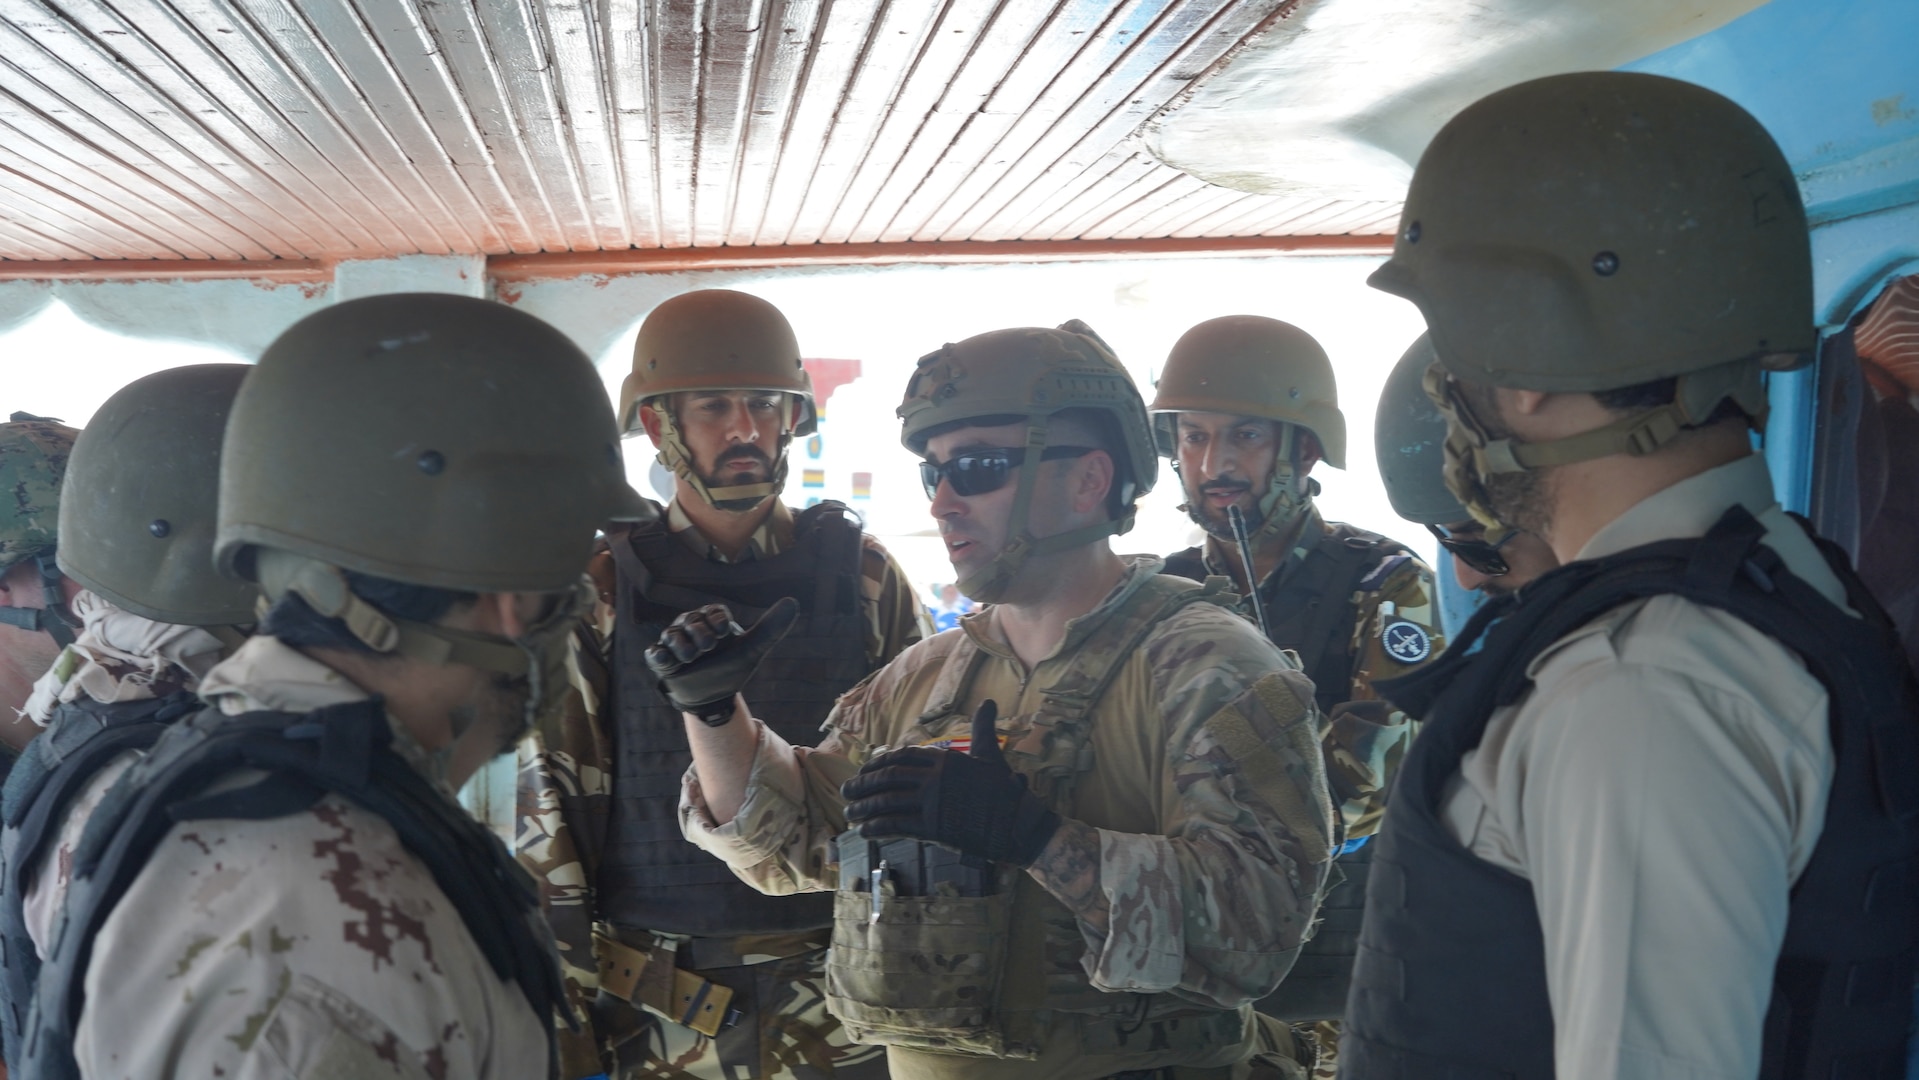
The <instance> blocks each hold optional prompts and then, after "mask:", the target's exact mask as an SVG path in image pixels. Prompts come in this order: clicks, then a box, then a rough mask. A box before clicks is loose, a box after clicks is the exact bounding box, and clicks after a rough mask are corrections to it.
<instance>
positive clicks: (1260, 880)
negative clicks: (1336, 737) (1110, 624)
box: [680, 556, 1333, 1067]
mask: <svg viewBox="0 0 1919 1080" xmlns="http://www.w3.org/2000/svg"><path fill="white" fill-rule="evenodd" d="M1128 561H1129V564H1130V565H1129V568H1128V572H1127V575H1126V577H1125V579H1124V580H1123V581H1122V582H1121V584H1120V585H1119V586H1118V587H1117V588H1116V589H1115V590H1114V592H1113V593H1112V594H1111V595H1109V596H1108V597H1107V598H1106V599H1105V600H1104V601H1103V602H1102V603H1101V604H1100V606H1099V607H1097V608H1095V609H1094V610H1093V611H1092V612H1089V613H1088V614H1087V615H1085V616H1082V617H1080V618H1079V619H1075V620H1073V621H1072V622H1070V623H1068V626H1067V634H1066V638H1065V639H1064V640H1063V641H1062V642H1061V644H1060V645H1059V647H1058V648H1057V649H1056V650H1055V651H1054V652H1053V654H1052V655H1051V656H1050V657H1048V658H1047V659H1046V660H1043V661H1041V662H1040V663H1039V664H1038V665H1037V666H1035V667H1034V668H1033V670H1032V671H1030V672H1028V671H1026V670H1024V668H1023V666H1022V665H1021V663H1020V662H1019V660H1018V659H1017V658H1016V657H1015V656H1014V655H1013V653H1012V652H1011V650H1010V649H1009V648H1008V647H1007V646H1006V645H1005V644H1004V642H1003V641H1002V640H1001V638H1000V636H999V633H998V631H997V630H996V629H995V624H994V619H993V612H992V609H990V608H989V609H987V610H986V611H983V612H980V613H977V614H975V615H971V616H968V617H967V618H966V619H965V620H963V621H962V623H961V626H960V627H959V628H957V629H954V630H948V631H946V632H944V633H942V634H939V635H937V636H935V637H933V638H931V639H930V640H928V641H925V642H922V643H920V644H919V645H916V646H914V647H913V648H911V649H908V650H907V651H906V652H905V653H903V654H901V655H900V657H899V658H898V659H896V660H894V661H893V662H892V663H891V664H889V665H887V666H886V667H885V668H884V669H882V670H881V671H880V672H878V673H877V674H876V675H874V676H873V677H872V678H870V679H868V680H867V681H866V682H864V683H862V684H861V685H860V686H859V687H857V688H855V689H854V690H852V691H850V692H848V693H847V694H846V695H845V696H844V697H842V698H841V699H840V703H839V705H838V706H837V707H836V708H835V709H834V711H833V715H832V717H831V719H830V720H829V721H828V729H829V735H828V737H827V739H826V741H825V742H824V743H822V744H821V746H820V747H819V748H818V749H811V750H809V749H806V748H804V747H793V746H790V745H788V744H787V743H786V742H785V741H784V740H782V739H780V738H779V737H778V736H777V735H775V734H774V733H772V732H771V731H768V730H766V729H765V728H764V727H763V726H762V727H760V728H759V737H760V746H759V752H758V755H757V757H756V758H755V760H754V764H753V771H752V775H751V779H750V781H749V784H748V789H747V793H746V797H745V802H744V803H743V804H742V806H741V808H740V811H739V813H738V814H737V815H735V817H734V818H733V820H732V821H730V822H727V823H725V824H723V825H722V824H718V823H716V822H715V821H714V820H713V819H712V817H711V816H710V815H709V814H708V812H707V809H706V804H705V801H704V799H703V797H702V795H701V791H700V786H699V778H698V776H697V773H696V772H689V773H688V775H687V779H686V785H685V790H684V793H683V796H682V803H681V808H680V817H681V824H682V827H683V828H684V829H685V831H686V834H687V836H688V838H689V839H692V840H693V841H694V842H695V843H697V844H699V845H700V846H701V847H703V848H706V849H707V850H708V851H711V852H713V853H714V854H715V855H718V856H719V857H720V858H722V859H724V860H726V862H727V863H728V864H729V865H731V866H732V867H733V869H734V872H735V873H738V874H739V875H740V876H741V877H742V878H744V879H746V880H747V881H750V882H752V883H753V884H754V885H756V886H758V887H759V888H760V889H762V890H764V891H766V892H771V893H787V892H797V891H808V890H822V889H830V888H833V887H835V885H836V872H837V871H836V867H835V865H834V864H835V861H836V860H835V858H834V854H833V852H834V848H833V844H832V842H833V839H834V837H835V836H836V835H838V834H839V833H840V832H842V831H843V830H844V829H845V827H846V823H845V816H844V802H843V800H842V799H841V798H840V795H839V786H840V784H841V783H842V782H843V781H844V780H846V779H847V778H848V777H850V776H851V775H852V774H853V773H855V772H856V771H857V770H858V768H859V766H860V764H861V763H862V762H863V761H865V760H866V759H867V758H868V757H870V756H871V755H872V754H874V753H876V752H877V751H879V750H881V749H884V748H887V747H890V746H894V745H898V743H899V741H900V740H901V738H902V736H903V735H904V733H905V732H907V731H908V730H909V729H911V728H912V727H914V725H915V724H917V723H918V722H919V721H920V719H921V713H922V710H923V708H924V706H925V704H926V702H927V701H928V699H929V696H930V695H931V693H932V691H933V688H934V685H935V683H937V682H938V681H939V679H940V676H941V673H942V671H943V670H944V668H945V666H946V663H947V660H948V658H949V657H951V656H953V655H954V654H955V653H956V652H957V651H958V650H959V646H960V644H961V642H962V641H963V640H968V639H970V641H971V642H972V643H973V644H975V645H977V646H978V647H979V648H980V649H981V650H982V651H983V652H984V653H985V654H986V659H985V661H984V662H983V663H982V664H981V666H980V668H979V671H978V673H977V674H976V676H975V678H974V680H973V682H972V685H971V687H970V689H969V691H968V692H967V693H966V694H965V696H964V697H963V699H961V700H960V701H957V702H955V705H956V706H957V707H958V713H959V714H960V715H962V716H964V715H970V713H971V712H972V710H973V709H974V708H975V707H976V706H977V705H978V703H979V702H981V701H983V700H985V699H987V698H992V699H994V700H995V701H997V702H998V703H999V704H1000V715H1001V717H1002V720H1001V724H1002V726H1003V727H1004V726H1005V725H1006V724H1008V723H1009V720H1008V719H1007V718H1009V717H1016V716H1018V715H1020V714H1022V713H1024V712H1029V711H1031V710H1032V709H1033V708H1035V707H1036V704H1037V699H1038V695H1039V693H1040V692H1041V691H1042V690H1043V689H1045V688H1047V687H1048V686H1050V685H1051V683H1052V681H1053V680H1055V679H1057V678H1059V677H1061V676H1062V675H1063V674H1064V673H1065V672H1066V671H1067V669H1068V665H1069V664H1070V663H1071V659H1072V656H1073V654H1074V650H1075V646H1076V645H1077V643H1078V642H1080V641H1082V640H1084V639H1085V638H1086V637H1087V635H1088V634H1090V632H1091V631H1092V629H1093V628H1094V627H1095V626H1097V625H1098V623H1099V622H1100V620H1102V619H1103V618H1104V617H1106V616H1108V615H1110V614H1112V613H1113V612H1115V611H1116V610H1118V607H1119V604H1120V602H1121V601H1122V600H1123V599H1124V597H1125V596H1126V595H1127V594H1128V593H1129V592H1130V591H1131V590H1132V589H1133V588H1134V587H1136V586H1137V585H1138V584H1139V583H1140V582H1141V581H1143V580H1145V579H1147V578H1149V577H1151V576H1152V575H1154V574H1156V573H1157V572H1158V571H1159V568H1160V566H1161V562H1160V560H1159V559H1157V558H1153V557H1151V556H1129V557H1128ZM1093 715H1094V716H1095V717H1096V718H1097V720H1096V723H1095V724H1094V725H1093V728H1092V737H1093V747H1094V752H1093V758H1092V759H1093V769H1092V772H1090V773H1088V774H1085V775H1084V777H1083V778H1082V779H1081V780H1080V782H1079V786H1078V787H1077V789H1076V791H1075V793H1074V796H1073V816H1074V817H1075V818H1077V819H1078V820H1080V821H1083V822H1085V823H1086V824H1089V825H1092V826H1094V827H1095V828H1097V829H1098V830H1099V834H1100V852H1099V859H1100V871H1099V873H1100V880H1101V882H1102V888H1103V891H1104V892H1105V894H1106V898H1107V900H1108V902H1109V904H1110V906H1111V919H1110V923H1109V926H1110V930H1106V931H1101V930H1098V929H1096V928H1094V927H1091V926H1088V925H1086V924H1084V923H1081V925H1080V929H1081V932H1082V934H1083V936H1084V937H1085V939H1086V954H1085V957H1084V959H1083V961H1082V966H1083V968H1084V972H1085V976H1086V978H1087V980H1088V981H1089V982H1090V984H1091V985H1092V986H1093V987H1095V988H1097V989H1100V990H1105V991H1135V992H1162V991H1169V992H1172V993H1175V994H1177V995H1179V996H1180V997H1182V998H1185V999H1187V1000H1189V1001H1192V1002H1195V1003H1198V1004H1201V1005H1206V1006H1210V1007H1213V1008H1220V1009H1236V1008H1239V1007H1240V1006H1242V1005H1245V1004H1246V1003H1248V1002H1251V1001H1254V1000H1256V999H1258V998H1259V997H1261V996H1262V995H1264V994H1266V993H1269V992H1270V991H1271V990H1272V989H1273V987H1274V986H1276V985H1277V984H1278V983H1279V981H1280V979H1281V978H1282V977H1283V976H1284V975H1285V973H1286V971H1287V970H1288V968H1289V967H1290V965H1291V963H1292V957H1293V954H1292V952H1291V950H1293V949H1295V948H1296V947H1297V946H1298V945H1299V944H1300V941H1301V938H1302V936H1303V934H1304V932H1305V931H1306V928H1307V927H1308V925H1309V924H1310V923H1311V920H1312V915H1313V911H1314V908H1315V906H1316V904H1317V903H1318V898H1319V894H1320V890H1321V888H1322V886H1323V884H1324V881H1325V877H1326V871H1327V865H1328V860H1329V845H1330V843H1331V838H1332V835H1333V826H1332V814H1333V810H1332V806H1331V803H1330V800H1329V797H1328V795H1327V791H1326V786H1325V772H1324V767H1323V765H1322V761H1321V756H1320V754H1319V753H1318V752H1317V743H1318V739H1319V734H1320V733H1319V728H1318V714H1317V710H1316V709H1315V707H1314V705H1313V700H1312V693H1311V685H1310V683H1308V682H1307V681H1306V679H1305V678H1304V677H1303V676H1302V675H1300V674H1299V672H1298V670H1297V669H1296V667H1295V666H1294V665H1293V664H1292V662H1291V661H1290V660H1289V659H1288V658H1286V657H1285V655H1284V654H1282V653H1280V652H1279V651H1278V650H1277V649H1275V648H1273V646H1272V645H1271V644H1270V643H1268V642H1266V641H1265V640H1263V639H1262V638H1261V637H1260V636H1259V634H1258V632H1257V631H1256V630H1254V629H1253V628H1252V627H1251V626H1250V625H1248V624H1247V623H1246V622H1245V621H1244V620H1243V619H1240V618H1239V617H1237V616H1235V615H1233V614H1231V613H1230V612H1228V611H1225V610H1223V609H1221V608H1219V607H1217V606H1215V605H1211V604H1203V603H1202V604H1191V605H1189V606H1187V607H1184V608H1182V609H1180V610H1179V611H1177V612H1175V613H1174V614H1173V615H1172V616H1170V617H1169V618H1167V619H1165V620H1164V622H1162V623H1161V624H1160V625H1159V626H1158V627H1157V628H1155V629H1154V630H1153V631H1152V632H1151V633H1150V634H1149V635H1148V636H1147V637H1146V639H1145V640H1144V642H1143V643H1142V644H1141V645H1140V647H1139V648H1137V649H1136V650H1134V652H1133V654H1132V655H1131V656H1130V657H1128V658H1127V659H1126V661H1125V662H1124V664H1123V665H1122V667H1121V668H1120V672H1119V675H1118V677H1117V678H1116V679H1115V680H1114V682H1113V684H1112V685H1111V686H1110V687H1109V689H1108V690H1107V691H1106V693H1105V694H1104V695H1103V696H1102V697H1101V699H1100V701H1099V702H1098V703H1097V704H1096V705H1095V706H1094V708H1093ZM962 723H963V722H962ZM1248 729H1250V731H1252V732H1254V733H1256V734H1255V736H1254V737H1255V738H1256V739H1257V740H1258V741H1259V744H1260V745H1261V746H1263V747H1264V748H1265V749H1266V750H1267V751H1270V752H1271V753H1270V754H1267V755H1265V757H1264V760H1265V763H1267V764H1271V763H1273V762H1278V763H1279V764H1277V765H1275V766H1274V767H1262V768H1253V767H1250V766H1248V765H1246V763H1245V761H1246V759H1245V754H1246V753H1247V752H1248V748H1247V747H1246V746H1244V745H1227V744H1226V743H1227V742H1228V741H1233V742H1238V741H1239V740H1223V739H1222V733H1224V732H1227V731H1233V732H1244V731H1246V730H1248ZM1254 749H1255V750H1256V749H1257V748H1254ZM1254 756H1260V755H1259V754H1257V753H1255V755H1254ZM1018 917H1019V916H1018V914H1017V913H1015V918H1018ZM900 1054H901V1051H900V1048H898V1047H895V1048H894V1051H893V1060H894V1062H895V1065H896V1067H897V1066H898V1065H899V1064H900ZM1002 1064H1004V1063H1002ZM1061 1064H1062V1063H1061V1062H1055V1063H1054V1065H1056V1066H1058V1065H1061Z"/></svg>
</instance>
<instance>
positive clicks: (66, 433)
mask: <svg viewBox="0 0 1919 1080" xmlns="http://www.w3.org/2000/svg"><path fill="white" fill-rule="evenodd" d="M78 434H79V433H78V432H76V431H74V430H73V429H72V428H70V427H67V426H66V425H64V424H62V423H60V421H58V420H53V419H50V418H48V417H44V416H35V415H33V414H32V413H24V412H17V413H14V414H13V415H12V416H11V417H10V418H9V419H8V422H7V423H4V424H0V490H3V491H5V492H6V493H7V498H6V499H5V500H4V502H5V507H4V509H0V573H5V572H6V571H8V570H10V569H12V568H13V566H14V564H16V563H21V562H25V561H26V560H28V559H31V560H33V562H34V565H35V566H36V567H37V568H38V569H39V571H40V589H41V593H42V595H43V596H44V600H43V601H42V603H43V604H44V605H45V606H43V607H38V608H20V607H6V608H0V622H4V623H7V624H9V625H12V626H18V627H20V628H21V629H24V630H38V631H41V632H42V633H45V634H46V635H47V636H48V637H51V638H52V639H53V640H54V641H55V642H56V643H58V644H59V645H61V646H62V647H65V646H67V645H71V644H73V638H74V631H75V630H77V629H78V628H79V626H80V623H79V620H77V619H75V618H74V617H73V614H72V613H71V612H69V611H68V610H67V601H66V593H65V590H63V589H62V588H61V581H60V570H59V566H58V563H57V561H56V559H57V555H56V549H57V547H58V538H59V529H60V481H61V478H62V477H63V476H65V474H66V470H67V455H68V454H69V453H71V452H72V450H73V440H74V437H75V436H76V435H78Z"/></svg>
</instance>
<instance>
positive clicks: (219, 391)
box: [60, 364, 260, 640]
mask: <svg viewBox="0 0 1919 1080" xmlns="http://www.w3.org/2000/svg"><path fill="white" fill-rule="evenodd" d="M249 370H251V369H250V368H248V366H247V365H245V364H195V365H192V366H189V367H177V368H169V369H168V370H166V371H161V372H156V373H154V374H152V375H148V376H146V377H145V378H142V379H136V380H134V381H133V382H131V383H128V384H127V385H126V386H124V387H121V388H120V390H118V391H117V392H115V394H114V395H113V396H112V397H110V398H108V399H107V402H106V404H104V405H102V406H100V411H99V412H96V413H94V414H93V422H92V423H91V424H89V425H88V426H87V429H86V430H85V431H82V432H81V433H80V436H79V438H78V439H76V440H75V441H74V445H73V455H72V457H71V458H70V459H69V460H68V462H67V477H66V482H65V484H64V486H63V488H62V490H61V498H60V534H61V535H62V536H64V537H66V538H67V539H66V543H64V544H62V545H60V569H61V570H63V571H65V572H66V575H67V576H68V577H70V578H72V579H73V580H75V581H77V582H79V583H80V584H82V585H84V586H86V587H87V588H88V589H91V590H92V591H93V592H95V593H97V594H98V595H100V596H102V597H104V598H105V599H106V600H108V601H109V602H111V603H112V604H114V605H115V606H117V607H120V608H124V609H125V610H127V611H131V612H133V613H134V614H135V615H140V616H144V617H145V618H149V619H155V620H158V621H160V622H166V623H180V624H183V625H187V626H235V625H240V624H243V623H251V622H253V620H254V604H255V603H256V602H257V601H258V599H259V595H260V594H259V590H257V589H255V588H254V587H253V586H252V585H249V584H247V583H245V582H240V581H235V580H233V579H231V578H228V577H225V576H223V575H221V574H220V573H219V572H218V571H217V570H215V569H214V565H213V527H214V511H215V506H216V504H217V503H218V499H219V490H220V440H221V437H222V436H223V435H224V434H225V432H226V426H227V411H228V410H229V409H230V408H232V406H233V397H234V395H235V394H237V393H238V392H239V390H240V383H241V380H242V379H244V378H245V376H246V374H247V372H248V371H249ZM236 640H237V639H236Z"/></svg>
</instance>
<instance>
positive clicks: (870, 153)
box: [819, 0, 1000, 243]
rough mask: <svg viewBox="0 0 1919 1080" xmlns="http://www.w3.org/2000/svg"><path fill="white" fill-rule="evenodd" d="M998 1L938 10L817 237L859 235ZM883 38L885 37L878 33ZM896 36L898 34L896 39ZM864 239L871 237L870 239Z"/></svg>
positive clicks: (968, 1) (959, 1) (957, 3)
mask: <svg viewBox="0 0 1919 1080" xmlns="http://www.w3.org/2000/svg"><path fill="white" fill-rule="evenodd" d="M999 6H1000V0H952V2H950V3H948V4H946V5H945V6H944V8H943V9H942V10H940V11H938V12H937V15H938V19H937V22H936V23H935V24H934V25H933V26H931V27H930V28H929V29H928V32H927V34H926V36H925V39H924V41H923V42H922V43H921V45H920V47H919V49H918V52H917V54H916V55H915V56H914V58H913V64H912V69H911V70H910V71H909V72H907V73H906V75H905V77H904V78H903V79H902V80H901V83H900V86H899V89H898V92H897V93H896V95H895V96H894V98H893V100H892V101H891V103H890V104H888V105H887V107H886V108H885V109H884V111H883V113H882V118H881V123H880V126H879V129H878V130H877V131H875V132H874V133H873V137H872V140H871V142H870V144H869V145H868V147H867V149H866V153H865V157H864V160H862V161H861V162H860V165H859V168H858V169H857V170H855V172H854V173H853V175H852V177H851V178H850V179H849V180H848V181H847V182H846V185H845V190H844V191H843V193H842V194H841V195H840V198H839V205H838V206H837V207H835V208H834V210H833V216H832V218H831V219H830V220H829V221H828V222H827V225H826V228H825V230H824V231H823V232H822V233H821V234H820V236H819V239H820V240H822V241H824V242H827V243H843V242H845V241H847V240H849V239H853V238H854V237H855V236H856V234H858V233H859V231H860V227H861V222H862V221H864V220H865V219H866V217H867V216H868V215H869V214H870V213H871V211H872V208H873V204H874V201H875V199H876V198H877V197H878V196H879V193H880V191H881V190H882V189H883V188H884V187H885V186H886V185H887V183H888V182H889V181H890V180H891V179H892V177H894V176H895V175H896V173H897V172H898V170H899V169H900V167H901V164H902V158H903V157H904V156H905V155H906V154H907V153H908V151H909V150H910V149H911V147H912V146H913V144H914V141H915V139H916V138H917V137H918V135H919V134H920V132H921V131H922V129H923V128H924V127H925V126H926V125H928V124H932V123H937V122H938V117H937V116H936V115H935V114H936V112H937V110H938V109H939V107H940V103H941V102H942V100H944V99H946V97H947V94H948V91H949V88H950V87H951V85H952V83H953V81H954V80H955V79H956V78H958V77H959V75H960V70H961V68H962V66H963V65H964V64H965V63H966V61H967V59H968V58H969V57H970V56H972V55H973V53H974V51H975V49H976V48H977V47H978V46H979V44H980V42H981V41H982V40H983V38H984V35H983V34H982V28H985V27H988V25H989V24H990V23H991V21H992V19H993V16H994V13H995V9H997V8H998V7H999ZM881 36H882V37H883V38H884V37H885V35H884V34H883V33H882V35H881ZM896 36H897V35H896ZM864 239H869V240H870V239H872V237H870V236H866V237H864Z"/></svg>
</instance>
